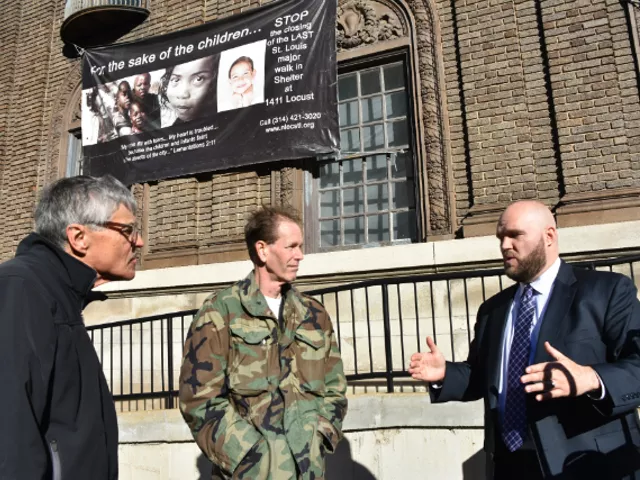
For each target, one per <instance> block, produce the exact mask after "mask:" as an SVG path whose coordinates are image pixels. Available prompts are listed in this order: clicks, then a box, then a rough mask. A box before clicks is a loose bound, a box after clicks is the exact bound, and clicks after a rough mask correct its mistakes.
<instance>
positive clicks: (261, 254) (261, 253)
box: [256, 240, 268, 263]
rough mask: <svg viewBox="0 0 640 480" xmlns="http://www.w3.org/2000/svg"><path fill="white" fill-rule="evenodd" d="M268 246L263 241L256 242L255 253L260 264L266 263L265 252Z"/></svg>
mask: <svg viewBox="0 0 640 480" xmlns="http://www.w3.org/2000/svg"><path fill="white" fill-rule="evenodd" d="M267 247H268V244H267V242H265V241H264V240H258V241H257V242H256V253H257V254H258V258H259V259H260V261H261V262H262V263H264V262H266V261H267V253H268V250H267Z"/></svg>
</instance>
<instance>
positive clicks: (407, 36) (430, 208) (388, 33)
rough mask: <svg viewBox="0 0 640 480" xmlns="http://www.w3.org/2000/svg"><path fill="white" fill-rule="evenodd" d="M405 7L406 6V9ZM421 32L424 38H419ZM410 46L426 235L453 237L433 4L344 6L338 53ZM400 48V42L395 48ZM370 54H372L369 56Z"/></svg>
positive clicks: (386, 0) (386, 1)
mask: <svg viewBox="0 0 640 480" xmlns="http://www.w3.org/2000/svg"><path fill="white" fill-rule="evenodd" d="M405 1H406V3H405ZM417 32H419V34H418V33H417ZM402 39H404V40H405V41H406V45H408V46H409V50H410V59H411V62H412V65H411V72H412V79H411V81H412V90H413V91H414V97H415V99H414V102H415V103H414V111H415V117H416V118H415V120H416V122H415V125H416V129H417V131H416V140H417V141H416V143H417V147H418V148H417V150H418V152H417V163H418V173H419V175H420V176H421V177H422V178H421V185H422V192H421V193H422V197H423V198H422V202H423V204H422V206H421V208H422V211H423V217H424V218H423V228H424V231H425V232H426V234H427V235H449V234H451V233H452V232H453V212H452V205H453V198H452V197H451V193H450V192H451V188H450V183H451V180H450V167H449V165H450V159H449V158H448V157H449V154H448V148H447V146H446V138H448V135H446V132H445V125H447V123H446V122H445V121H444V115H445V113H446V112H445V111H444V107H443V106H444V105H445V98H444V96H445V94H444V91H445V85H444V84H443V81H442V75H443V73H442V72H443V71H444V68H443V59H442V53H441V52H442V50H441V48H439V47H440V27H439V22H438V17H437V16H436V14H435V8H434V6H433V5H432V3H431V0H395V1H394V0H340V1H339V2H338V11H337V22H336V43H337V48H338V52H349V53H352V54H355V55H357V53H358V49H362V48H365V47H374V49H375V47H376V46H377V47H379V48H380V50H381V51H382V50H384V49H385V43H388V44H389V45H391V44H392V42H393V41H395V40H402ZM395 43H396V44H397V42H395ZM370 51H371V49H369V48H368V49H367V52H370Z"/></svg>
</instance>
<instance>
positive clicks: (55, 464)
mask: <svg viewBox="0 0 640 480" xmlns="http://www.w3.org/2000/svg"><path fill="white" fill-rule="evenodd" d="M49 453H50V454H51V466H52V469H53V477H52V480H62V464H61V463H60V452H58V442H56V441H55V440H51V441H50V442H49Z"/></svg>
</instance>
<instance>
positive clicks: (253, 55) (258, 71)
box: [218, 40, 267, 112]
mask: <svg viewBox="0 0 640 480" xmlns="http://www.w3.org/2000/svg"><path fill="white" fill-rule="evenodd" d="M266 49H267V42H266V40H261V41H259V42H254V43H249V44H247V45H242V46H241V47H236V48H232V49H229V50H226V51H224V52H222V53H221V55H220V69H219V73H218V111H219V112H224V111H227V110H233V109H236V108H243V107H248V106H250V105H257V104H260V103H264V72H265V54H266Z"/></svg>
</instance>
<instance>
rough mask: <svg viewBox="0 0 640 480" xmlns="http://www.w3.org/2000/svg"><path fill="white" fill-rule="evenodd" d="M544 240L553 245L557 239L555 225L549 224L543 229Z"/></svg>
mask: <svg viewBox="0 0 640 480" xmlns="http://www.w3.org/2000/svg"><path fill="white" fill-rule="evenodd" d="M545 241H546V244H547V245H553V244H554V243H556V242H557V241H558V230H556V227H554V226H552V225H549V226H548V227H547V229H546V231H545Z"/></svg>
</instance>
